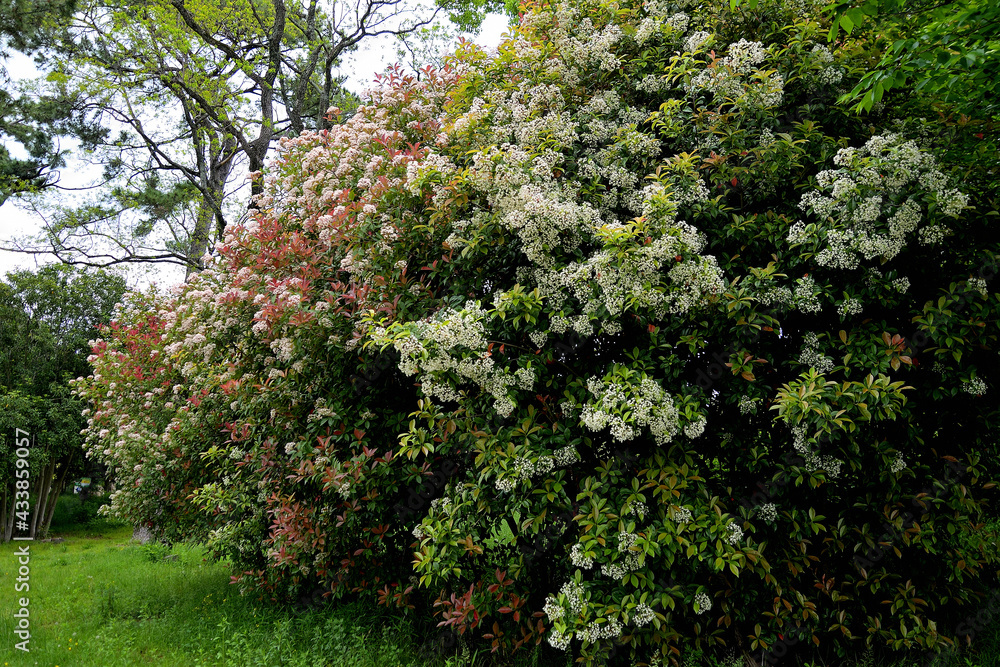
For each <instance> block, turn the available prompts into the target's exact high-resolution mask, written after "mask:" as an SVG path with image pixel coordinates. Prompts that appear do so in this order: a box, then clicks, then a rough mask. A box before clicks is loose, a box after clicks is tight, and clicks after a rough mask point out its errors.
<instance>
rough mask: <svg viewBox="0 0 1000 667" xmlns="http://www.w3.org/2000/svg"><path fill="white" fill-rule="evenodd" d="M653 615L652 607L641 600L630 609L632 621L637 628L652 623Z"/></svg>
mask: <svg viewBox="0 0 1000 667" xmlns="http://www.w3.org/2000/svg"><path fill="white" fill-rule="evenodd" d="M654 617H655V614H654V613H653V609H652V607H650V606H649V605H646V604H643V603H641V602H640V603H639V604H637V605H636V606H635V609H633V610H632V622H633V623H635V625H636V627H639V628H641V627H643V626H645V625H649V624H650V623H652V622H653V618H654Z"/></svg>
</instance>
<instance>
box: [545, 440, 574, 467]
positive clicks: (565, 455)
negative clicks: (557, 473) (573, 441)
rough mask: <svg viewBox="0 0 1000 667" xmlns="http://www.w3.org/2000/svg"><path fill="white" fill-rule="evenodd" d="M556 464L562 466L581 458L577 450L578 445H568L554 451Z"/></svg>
mask: <svg viewBox="0 0 1000 667" xmlns="http://www.w3.org/2000/svg"><path fill="white" fill-rule="evenodd" d="M552 456H553V459H554V460H555V464H556V465H557V466H558V467H560V468H562V467H564V466H568V465H572V464H574V463H576V462H577V461H579V460H580V454H579V453H578V452H577V451H576V447H574V446H573V445H566V446H565V447H561V448H559V449H557V450H556V451H554V452H552Z"/></svg>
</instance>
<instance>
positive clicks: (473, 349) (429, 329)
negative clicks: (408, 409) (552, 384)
mask: <svg viewBox="0 0 1000 667" xmlns="http://www.w3.org/2000/svg"><path fill="white" fill-rule="evenodd" d="M487 317H488V315H487V312H486V311H485V310H484V309H482V308H481V307H480V304H479V302H475V301H469V302H467V303H466V304H465V307H464V308H463V309H462V310H455V309H452V308H449V309H446V310H443V311H441V312H439V313H437V314H436V315H434V316H433V317H431V318H428V319H425V320H421V321H419V322H411V323H407V324H406V325H405V326H404V325H400V324H394V325H393V329H392V331H387V330H386V329H384V328H382V327H373V328H372V329H371V332H370V333H371V337H372V340H373V341H374V342H375V343H377V344H382V345H385V344H387V343H392V344H393V346H394V347H395V348H396V350H397V351H398V352H399V353H400V360H399V369H400V370H401V371H403V372H404V373H406V374H407V375H416V374H418V373H419V379H420V385H421V390H422V391H423V393H424V395H425V396H427V397H428V398H433V397H437V398H439V399H441V400H444V401H458V400H461V398H462V394H461V393H460V392H459V389H458V388H457V387H456V386H455V382H454V380H453V377H454V376H456V375H457V376H458V377H459V378H461V379H462V380H464V381H467V382H472V383H474V384H476V385H478V386H479V387H480V388H481V389H483V390H484V391H486V392H487V393H489V394H491V395H492V396H493V398H494V399H495V401H494V404H493V407H494V409H495V410H496V411H497V413H498V414H500V415H501V416H503V417H506V416H508V415H510V413H511V412H513V410H514V403H513V401H512V400H511V399H510V396H509V392H510V389H511V387H512V386H513V385H515V384H518V383H520V384H521V385H522V386H523V385H524V384H525V383H526V382H527V381H528V378H529V376H530V377H531V379H532V382H533V378H534V376H533V375H531V372H530V371H527V373H528V375H524V374H522V375H521V376H517V375H515V374H514V373H511V372H509V371H508V370H506V369H504V368H500V367H497V366H496V364H495V362H494V361H493V357H492V356H490V354H489V352H488V342H487V340H486V326H485V324H484V322H485V320H486V319H487ZM396 331H403V332H404V333H403V335H394V333H395V332H396ZM524 370H526V369H524Z"/></svg>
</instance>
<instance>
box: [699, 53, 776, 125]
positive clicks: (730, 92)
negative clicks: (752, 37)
mask: <svg viewBox="0 0 1000 667" xmlns="http://www.w3.org/2000/svg"><path fill="white" fill-rule="evenodd" d="M692 39H693V37H692V38H690V39H689V40H688V41H689V42H691V41H692ZM687 47H688V44H687V43H686V44H685V50H686V51H690V52H694V50H695V49H688V48H687ZM727 51H728V53H727V55H726V56H725V57H724V58H720V59H719V60H718V61H716V62H715V63H714V64H713V66H712V67H708V68H706V69H705V70H704V71H703V72H701V73H700V74H698V75H697V76H695V77H694V78H693V79H692V80H691V82H690V83H689V84H687V86H686V87H687V90H688V92H689V93H690V92H696V91H704V92H708V93H711V94H712V95H713V97H714V99H715V100H716V101H717V102H719V103H722V102H731V103H733V104H736V105H737V106H739V107H744V108H747V109H767V108H769V107H773V106H776V105H778V104H780V103H781V100H782V98H783V96H784V87H785V80H784V78H783V77H782V76H781V74H779V73H778V72H777V70H773V69H771V70H763V69H761V67H760V66H761V65H762V64H763V63H764V61H765V60H766V59H767V57H768V52H767V49H765V48H764V45H763V44H761V43H760V42H751V41H748V40H745V39H741V40H740V41H738V42H735V43H733V44H730V45H729V46H728V49H727Z"/></svg>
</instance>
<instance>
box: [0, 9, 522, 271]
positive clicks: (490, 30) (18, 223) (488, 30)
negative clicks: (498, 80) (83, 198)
mask: <svg viewBox="0 0 1000 667" xmlns="http://www.w3.org/2000/svg"><path fill="white" fill-rule="evenodd" d="M506 29H507V17H506V16H502V15H499V14H490V15H488V16H487V17H486V19H485V20H484V21H483V29H482V32H481V33H480V35H479V36H478V37H477V38H476V39H475V40H474V41H475V42H477V43H478V44H481V45H483V46H486V47H494V46H496V45H497V44H499V43H500V37H501V35H502V34H503V32H504V31H505V30H506ZM396 60H397V58H396V54H395V42H394V41H393V40H391V39H382V40H372V41H370V42H366V46H365V48H364V49H361V50H359V51H358V52H357V53H356V54H353V55H352V56H351V57H350V58H349V60H348V62H347V64H346V65H345V68H344V70H343V73H344V74H347V75H348V80H347V82H346V84H345V88H347V89H348V90H353V91H357V92H361V91H362V90H364V89H365V88H367V87H369V85H370V84H371V82H372V80H373V79H374V75H375V74H376V73H379V72H382V71H384V70H385V68H386V66H388V65H390V64H393V63H394V62H395V61H396ZM6 64H7V68H8V71H9V73H10V76H11V78H12V79H23V78H29V77H32V76H35V75H36V72H35V70H34V67H33V65H32V62H31V59H30V58H27V57H25V56H21V55H20V54H16V53H15V54H13V55H12V57H11V59H10V60H9V61H8V62H7V63H6ZM12 152H13V151H12ZM99 175H100V168H98V167H91V166H89V165H86V164H82V163H80V162H78V161H73V160H72V158H71V159H70V161H69V164H68V166H67V167H66V168H64V169H62V170H60V174H59V184H60V186H61V187H64V188H82V187H85V186H87V185H89V184H90V182H91V181H93V180H94V179H95V178H96V177H98V176H99ZM39 224H40V220H39V218H38V216H37V215H36V214H34V213H32V212H30V211H26V210H24V208H23V206H18V205H17V203H16V201H15V199H14V198H11V199H9V200H8V201H7V202H6V203H5V204H4V205H3V206H0V239H4V240H6V239H8V238H10V237H11V236H13V235H22V234H25V233H28V234H31V233H33V232H35V231H37V230H38V228H39ZM50 261H52V258H51V257H36V256H32V255H24V254H19V253H13V252H8V251H4V250H0V276H3V275H5V274H6V273H7V272H8V271H11V270H15V269H34V268H36V266H38V265H40V264H45V263H48V262H50ZM130 278H131V281H133V282H137V283H139V284H147V283H148V282H150V281H155V282H157V283H158V284H160V285H161V286H169V285H172V284H174V283H176V282H179V281H181V280H183V278H184V270H183V269H181V268H180V267H168V266H163V267H158V268H147V269H146V270H138V271H137V270H132V271H130Z"/></svg>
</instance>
